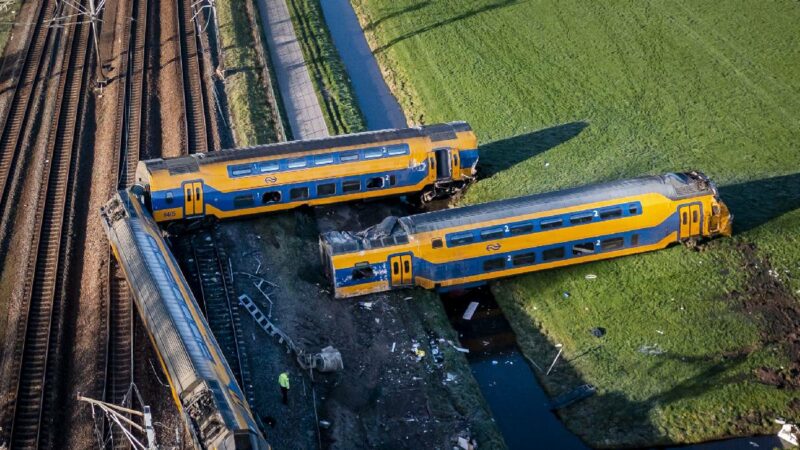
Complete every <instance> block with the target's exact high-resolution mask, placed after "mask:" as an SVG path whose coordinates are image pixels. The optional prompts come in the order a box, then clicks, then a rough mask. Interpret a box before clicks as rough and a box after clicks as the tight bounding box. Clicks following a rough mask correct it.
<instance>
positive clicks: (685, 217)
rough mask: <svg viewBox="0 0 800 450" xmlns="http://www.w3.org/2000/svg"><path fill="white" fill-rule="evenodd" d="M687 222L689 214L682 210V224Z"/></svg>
mask: <svg viewBox="0 0 800 450" xmlns="http://www.w3.org/2000/svg"><path fill="white" fill-rule="evenodd" d="M687 223H689V215H688V214H686V212H685V211H684V212H683V224H684V225H686V224H687Z"/></svg>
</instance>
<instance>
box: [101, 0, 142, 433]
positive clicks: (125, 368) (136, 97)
mask: <svg viewBox="0 0 800 450" xmlns="http://www.w3.org/2000/svg"><path fill="white" fill-rule="evenodd" d="M127 6H128V14H127V16H128V17H134V18H135V20H133V21H125V23H124V24H123V27H124V29H123V37H124V39H126V42H127V44H126V50H125V54H126V55H127V60H126V62H125V66H124V68H123V73H122V76H121V77H120V80H121V82H122V84H121V86H120V88H119V91H118V95H117V108H116V114H117V128H116V130H118V133H117V134H116V136H115V142H116V148H118V149H119V152H118V153H117V154H116V157H117V164H116V165H117V167H118V170H117V178H116V183H115V184H116V187H117V188H118V189H124V188H126V187H128V186H130V185H132V184H133V182H134V181H135V174H136V164H137V163H138V162H139V154H140V152H141V145H142V139H141V137H142V114H143V111H142V103H143V90H144V77H145V61H146V52H147V42H146V40H147V17H148V7H149V0H129V1H128V2H127ZM109 261H110V264H109V273H108V284H109V288H108V291H107V292H108V299H107V301H108V303H107V305H108V319H107V321H106V324H107V338H106V344H107V348H106V352H107V355H106V379H105V388H104V399H105V401H107V402H110V403H114V404H125V405H127V406H131V402H132V399H131V398H129V397H128V394H129V388H130V386H131V383H132V382H133V377H134V358H133V343H134V321H133V303H132V301H133V297H132V295H131V291H130V288H129V286H128V283H127V281H126V280H125V276H124V274H123V272H122V268H121V267H120V266H119V263H118V262H117V260H116V259H115V258H114V255H113V254H112V253H111V252H109ZM106 429H107V430H110V434H109V435H107V437H106V443H107V446H108V447H110V448H115V449H126V448H130V444H129V442H128V440H127V438H126V437H125V435H124V432H123V431H122V430H121V429H120V428H119V427H118V426H110V427H107V428H106ZM128 431H130V427H128ZM108 438H110V439H108Z"/></svg>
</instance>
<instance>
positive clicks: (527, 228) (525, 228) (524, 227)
mask: <svg viewBox="0 0 800 450" xmlns="http://www.w3.org/2000/svg"><path fill="white" fill-rule="evenodd" d="M508 231H510V232H511V235H512V236H516V235H518V234H527V233H532V232H533V224H532V223H523V224H520V225H512V226H511V227H510V228H509V229H508Z"/></svg>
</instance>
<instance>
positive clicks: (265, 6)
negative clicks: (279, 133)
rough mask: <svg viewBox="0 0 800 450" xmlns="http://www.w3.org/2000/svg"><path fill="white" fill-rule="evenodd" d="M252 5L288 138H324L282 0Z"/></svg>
mask: <svg viewBox="0 0 800 450" xmlns="http://www.w3.org/2000/svg"><path fill="white" fill-rule="evenodd" d="M256 3H257V4H258V10H259V15H260V16H261V24H262V28H263V29H264V34H265V35H266V38H267V44H268V46H269V53H270V57H271V58H270V59H271V60H272V65H273V69H274V70H275V75H276V76H277V78H278V89H280V93H281V100H283V106H284V107H285V108H286V116H287V118H288V119H289V128H290V129H291V131H292V137H293V138H294V139H312V138H319V137H325V136H328V135H329V133H328V126H327V125H326V124H325V117H324V116H323V115H322V108H321V107H320V105H319V101H318V100H317V94H316V92H315V91H314V85H313V84H312V83H311V77H310V76H309V74H308V67H306V62H305V60H304V59H303V51H302V50H301V48H300V43H299V42H298V41H297V35H296V34H295V32H294V26H293V25H292V19H291V18H290V16H289V8H288V7H287V5H286V0H258V1H256Z"/></svg>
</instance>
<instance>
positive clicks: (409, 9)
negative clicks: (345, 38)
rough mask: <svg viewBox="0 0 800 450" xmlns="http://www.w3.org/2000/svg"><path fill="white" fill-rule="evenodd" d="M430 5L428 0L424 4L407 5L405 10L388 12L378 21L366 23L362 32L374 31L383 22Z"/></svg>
mask: <svg viewBox="0 0 800 450" xmlns="http://www.w3.org/2000/svg"><path fill="white" fill-rule="evenodd" d="M430 4H431V1H430V0H426V1H424V2H419V3H415V4H413V5H408V6H406V7H405V8H402V9H398V10H397V11H393V12H390V13H389V14H387V15H385V16H383V17H381V18H380V19H378V20H376V21H374V22H370V23H368V24H367V26H365V27H364V31H372V30H374V29H375V27H377V26H378V25H380V24H382V23H383V22H386V21H387V20H390V19H394V18H395V17H400V16H402V15H404V14H408V13H410V12H414V11H419V10H420V9H423V8H425V7H427V6H428V5H430Z"/></svg>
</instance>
